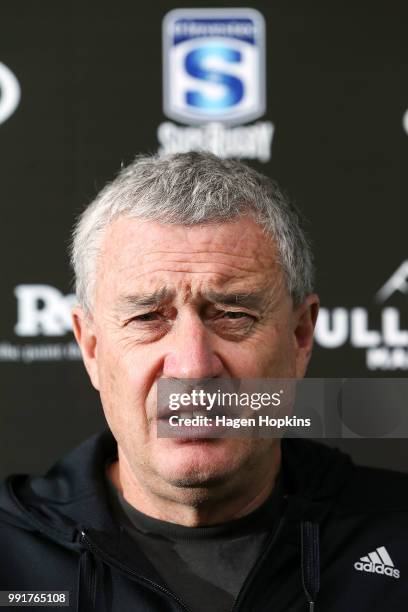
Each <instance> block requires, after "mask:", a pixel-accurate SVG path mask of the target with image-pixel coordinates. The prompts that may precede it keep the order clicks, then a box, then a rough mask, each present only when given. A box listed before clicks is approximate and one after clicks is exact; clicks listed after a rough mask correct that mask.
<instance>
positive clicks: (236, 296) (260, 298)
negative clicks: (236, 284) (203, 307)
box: [204, 291, 265, 309]
mask: <svg viewBox="0 0 408 612" xmlns="http://www.w3.org/2000/svg"><path fill="white" fill-rule="evenodd" d="M204 297H205V298H206V299H208V300H209V301H210V302H216V303H218V304H225V305H226V306H242V307H244V308H253V309H259V308H262V306H263V305H264V304H265V293H264V292H263V291H254V292H246V293H237V292H229V293H223V292H218V291H206V292H204Z"/></svg>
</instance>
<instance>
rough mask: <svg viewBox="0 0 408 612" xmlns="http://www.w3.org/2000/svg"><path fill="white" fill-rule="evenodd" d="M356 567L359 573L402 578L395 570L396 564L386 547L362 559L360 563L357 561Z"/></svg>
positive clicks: (381, 547)
mask: <svg viewBox="0 0 408 612" xmlns="http://www.w3.org/2000/svg"><path fill="white" fill-rule="evenodd" d="M354 567H355V569H356V570H358V571H359V572H369V573H372V574H385V575H386V576H391V577H392V578H399V577H400V571H399V570H397V569H395V567H394V563H393V562H392V559H391V557H390V555H389V554H388V552H387V549H386V548H385V546H380V548H377V550H374V552H370V553H368V555H367V556H366V557H361V559H360V561H356V563H355V564H354Z"/></svg>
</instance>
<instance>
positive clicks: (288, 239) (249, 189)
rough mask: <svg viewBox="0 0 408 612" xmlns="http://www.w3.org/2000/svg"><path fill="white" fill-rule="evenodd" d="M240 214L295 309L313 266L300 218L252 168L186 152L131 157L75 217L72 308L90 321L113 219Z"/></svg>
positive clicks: (204, 219)
mask: <svg viewBox="0 0 408 612" xmlns="http://www.w3.org/2000/svg"><path fill="white" fill-rule="evenodd" d="M247 213H252V215H253V217H254V218H255V221H256V222H257V223H258V224H259V225H260V226H262V228H263V229H264V231H265V232H266V233H267V234H268V235H269V236H270V237H271V238H272V239H273V240H274V241H275V244H276V247H277V253H278V258H279V262H280V264H281V266H282V269H283V271H284V276H285V280H286V285H287V288H288V291H289V293H290V294H291V296H292V298H293V301H294V303H295V304H299V303H301V302H302V301H303V299H304V298H305V297H306V295H307V294H308V293H310V292H311V291H312V289H313V258H312V251H311V247H310V243H309V240H308V238H307V236H306V234H305V231H304V229H303V227H302V225H303V221H302V218H301V216H300V213H299V211H298V210H297V209H296V208H295V206H294V205H293V204H291V203H290V201H289V199H288V198H287V197H286V196H285V195H284V194H283V193H282V191H281V190H280V189H279V187H278V185H277V184H276V183H275V182H274V181H272V180H271V179H269V178H268V177H266V176H264V175H262V174H260V173H259V172H257V171H256V170H254V169H253V168H250V167H249V166H247V165H245V164H243V163H242V162H240V161H236V160H222V159H219V158H218V157H216V156H215V155H213V154H212V153H193V152H191V153H176V154H171V155H164V156H160V155H149V156H137V157H136V158H135V160H134V161H133V162H132V163H131V164H130V165H129V166H127V167H125V168H123V169H122V170H121V171H120V172H119V174H118V175H117V177H116V178H115V179H114V180H113V181H112V182H111V183H108V184H107V185H106V186H105V187H104V188H103V189H102V191H101V192H100V193H99V194H98V195H97V197H96V198H95V200H94V201H93V202H91V204H90V205H89V206H88V207H87V208H86V209H85V210H84V212H83V213H82V214H81V215H80V217H79V219H78V221H77V223H76V225H75V228H74V231H73V238H72V243H71V263H72V266H73V269H74V273H75V283H76V294H77V298H78V301H79V303H80V304H81V305H82V307H83V308H84V310H85V312H86V313H88V314H90V313H91V307H92V300H93V294H94V290H95V282H96V273H97V261H98V255H99V251H100V247H101V244H102V240H103V236H104V232H105V230H106V228H107V226H108V225H109V224H110V223H111V222H112V221H113V220H114V219H116V218H117V217H119V216H127V217H131V218H137V219H144V220H151V221H153V220H154V221H159V222H161V223H164V224H166V225H170V224H177V225H186V226H188V225H197V224H204V223H211V222H218V223H222V222H227V221H231V220H233V219H236V218H237V217H239V216H241V215H244V214H247Z"/></svg>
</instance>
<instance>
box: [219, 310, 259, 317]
mask: <svg viewBox="0 0 408 612" xmlns="http://www.w3.org/2000/svg"><path fill="white" fill-rule="evenodd" d="M222 316H223V317H225V318H226V319H243V318H246V317H248V318H252V317H251V315H249V314H248V313H247V312H239V311H236V310H228V311H226V312H224V313H223V315H222Z"/></svg>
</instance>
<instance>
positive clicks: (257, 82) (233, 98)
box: [163, 9, 265, 125]
mask: <svg viewBox="0 0 408 612" xmlns="http://www.w3.org/2000/svg"><path fill="white" fill-rule="evenodd" d="M264 56H265V45H264V20H263V17H262V15H261V14H260V13H259V12H258V11H256V10H254V9H176V10H173V11H170V13H168V14H167V15H166V17H165V19H164V21H163V101H164V112H165V114H166V115H167V116H168V117H170V118H171V119H176V120H178V121H182V122H183V123H188V124H194V123H196V124H203V123H208V122H221V123H224V124H230V125H233V124H239V123H244V122H246V121H249V120H251V119H255V118H257V117H260V116H261V115H262V114H263V113H264V112H265V57H264Z"/></svg>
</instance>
